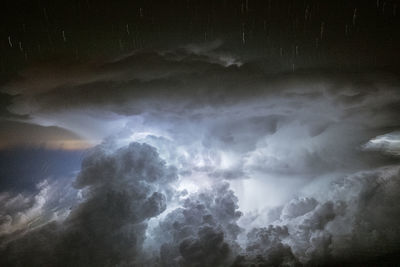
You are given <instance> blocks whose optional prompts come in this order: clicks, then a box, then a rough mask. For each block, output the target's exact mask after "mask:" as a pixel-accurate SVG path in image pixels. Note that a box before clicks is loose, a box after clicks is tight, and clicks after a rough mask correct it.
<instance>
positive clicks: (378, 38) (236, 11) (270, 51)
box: [0, 0, 400, 74]
mask: <svg viewBox="0 0 400 267" xmlns="http://www.w3.org/2000/svg"><path fill="white" fill-rule="evenodd" d="M1 5H2V6H1V12H2V14H1V25H2V27H1V30H0V36H1V42H0V51H1V55H2V56H1V61H0V63H1V68H2V69H1V71H2V73H7V74H15V72H16V71H18V70H20V69H21V68H23V67H24V66H26V65H27V64H35V63H36V62H38V61H48V60H65V61H75V60H77V61H84V60H88V59H93V58H97V57H111V56H113V55H117V54H121V53H124V52H125V53H126V52H127V51H131V50H132V49H138V48H154V47H164V48H165V47H171V46H172V47H173V46H179V45H182V44H186V43H196V42H200V41H204V40H214V39H218V38H220V39H223V40H224V41H225V46H224V48H225V49H229V50H233V51H235V52H237V53H240V54H246V55H247V54H251V55H255V56H257V57H265V58H268V59H270V60H273V61H274V62H276V61H278V62H279V63H280V64H281V65H282V68H283V69H285V68H287V69H291V67H292V63H294V64H295V66H296V67H298V68H316V67H326V68H344V67H354V68H390V69H393V68H395V67H397V66H398V62H399V53H398V47H399V42H400V31H399V26H400V15H399V14H398V13H399V11H398V5H399V3H398V1H390V0H389V1H383V0H380V1H361V0H360V1H354V0H352V1H345V0H338V1H307V0H302V1H293V0H283V1H272V0H271V1H254V0H253V1H251V0H249V1H246V0H242V1H236V0H234V1H189V0H187V1H91V0H84V1H43V0H41V1H38V0H35V1H12V2H11V1H3V2H2V4H1ZM9 37H10V41H11V43H12V47H11V45H10V43H9V39H8V38H9ZM20 44H21V45H20ZM296 47H297V53H296ZM281 49H282V50H283V51H282V54H283V56H280V54H281V51H280V50H281Z"/></svg>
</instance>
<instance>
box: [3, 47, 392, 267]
mask: <svg viewBox="0 0 400 267" xmlns="http://www.w3.org/2000/svg"><path fill="white" fill-rule="evenodd" d="M222 44H223V42H222V41H215V42H211V43H205V44H200V45H199V44H191V45H187V46H182V47H181V48H179V49H165V50H137V51H134V52H132V53H129V54H126V55H124V56H121V57H119V58H115V59H113V60H109V61H103V62H96V63H93V64H87V65H84V66H83V65H79V66H75V67H71V68H62V67H59V66H58V67H54V68H53V67H50V68H49V67H48V66H36V69H35V68H31V69H27V70H26V71H25V72H24V73H21V74H20V77H19V78H18V79H15V80H12V81H10V82H8V83H6V84H3V86H2V87H1V88H2V89H1V90H2V91H3V92H4V93H7V94H10V95H13V96H12V97H11V99H12V101H11V103H10V105H8V110H7V112H9V113H12V114H14V115H15V116H22V118H23V119H21V117H18V118H19V119H18V121H19V123H21V122H20V121H21V120H22V121H23V122H24V123H27V122H29V125H35V127H44V126H50V125H51V126H56V127H59V128H56V129H60V128H61V129H65V131H68V132H71V133H73V134H74V138H76V139H79V138H82V140H87V141H88V142H89V143H90V144H95V143H97V144H98V145H97V146H94V147H93V148H91V149H90V150H89V151H88V152H87V154H86V156H85V158H84V159H83V161H82V166H81V170H80V172H79V173H78V174H77V175H76V177H75V179H74V180H73V182H71V181H70V183H66V184H63V187H62V188H63V189H62V188H61V187H57V185H56V184H54V188H58V189H57V190H60V191H63V190H64V189H68V190H67V191H68V192H69V194H70V195H68V196H69V197H68V198H66V200H65V201H60V203H58V204H57V205H56V204H54V205H53V204H51V205H50V204H48V205H47V206H46V205H42V204H40V203H42V202H40V201H39V199H40V196H42V195H43V194H45V193H44V192H47V191H43V190H44V189H43V188H46V187H43V186H44V185H41V186H39V188H40V189H39V193H37V195H35V194H31V195H29V196H23V195H12V194H11V195H10V194H8V195H6V194H5V195H1V197H0V205H2V206H1V207H2V208H1V210H2V211H4V212H2V214H1V216H0V219H1V221H0V235H1V240H0V242H1V243H0V246H1V249H0V251H1V252H0V254H1V256H2V257H1V260H0V261H2V264H4V265H7V266H8V265H10V266H25V265H30V266H45V265H53V266H71V265H73V266H144V265H148V266H301V265H329V264H332V265H335V264H363V263H364V262H367V261H369V260H370V261H375V260H377V259H379V257H383V256H385V255H387V254H390V255H395V253H396V252H398V249H399V246H398V242H397V241H396V240H398V239H399V238H400V236H399V233H400V229H399V227H398V224H397V221H398V220H399V218H400V217H399V216H400V215H399V212H400V210H399V208H398V205H396V203H398V195H399V193H400V192H399V190H400V188H399V184H398V180H399V178H400V177H399V175H400V173H399V165H398V164H399V163H398V156H399V149H398V143H399V135H398V131H399V127H400V125H399V122H398V114H399V111H400V110H399V106H400V94H399V90H398V86H399V81H398V79H397V78H396V76H395V75H393V74H391V73H387V72H378V71H363V72H354V73H344V72H341V71H338V70H329V71H328V70H325V71H315V70H299V71H296V72H294V73H293V72H284V73H282V72H279V73H276V72H275V71H274V70H273V69H271V68H269V67H267V66H270V65H268V64H267V63H266V59H257V60H254V59H253V58H246V57H243V58H240V57H236V56H235V55H233V54H231V53H228V52H227V51H225V50H224V48H223V45H222ZM48 73H53V75H48ZM42 74H43V75H42ZM38 125H40V126H38ZM52 129H53V128H52ZM67 137H68V138H69V136H67ZM61 139H65V138H61ZM49 186H53V184H52V183H49ZM54 190H56V189H54ZM53 199H54V197H46V198H45V200H43V201H44V202H43V203H47V202H48V203H53ZM61 202H62V203H61ZM66 203H67V204H66ZM56 207H58V209H59V210H62V212H59V213H60V214H62V216H61V215H60V216H59V217H56V218H55V217H52V216H50V215H48V214H49V213H48V211H49V210H57V208H56ZM61 207H62V208H61ZM38 210H39V211H38ZM42 210H43V212H42ZM33 213H34V214H35V216H39V217H40V218H41V219H40V223H38V224H35V227H30V226H28V224H29V223H28V221H30V220H31V218H33V217H35V216H33V215H32V214H33ZM37 214H39V215H37ZM40 214H46V216H45V215H40ZM22 215H23V216H25V217H24V218H27V219H24V220H22V219H21V216H22ZM18 216H19V217H18ZM35 218H36V217H35ZM13 225H15V227H14V226H13ZM17 226H18V227H17Z"/></svg>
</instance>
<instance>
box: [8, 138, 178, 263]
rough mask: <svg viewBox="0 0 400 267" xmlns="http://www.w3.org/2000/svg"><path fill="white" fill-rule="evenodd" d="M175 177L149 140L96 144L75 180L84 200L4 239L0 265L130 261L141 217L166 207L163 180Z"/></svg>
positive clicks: (140, 232) (143, 224)
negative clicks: (113, 147) (111, 147)
mask: <svg viewBox="0 0 400 267" xmlns="http://www.w3.org/2000/svg"><path fill="white" fill-rule="evenodd" d="M175 179H176V170H175V169H174V168H172V167H168V166H166V164H165V162H163V161H162V160H161V159H160V158H159V157H158V154H157V152H156V151H155V149H154V148H152V147H150V146H148V145H145V144H143V145H142V144H137V143H132V144H130V145H129V146H128V147H124V148H121V149H119V150H117V151H114V152H109V151H107V150H106V149H105V148H104V147H96V148H95V149H94V150H93V151H91V153H89V155H88V156H87V157H86V158H85V160H84V162H83V164H82V170H81V172H80V174H79V175H78V177H77V179H76V181H75V186H76V187H77V188H83V189H82V190H83V191H82V193H83V194H84V200H83V202H82V203H80V204H77V205H76V206H75V207H73V208H72V210H71V211H70V213H69V215H68V216H67V217H66V218H65V220H63V221H61V222H55V221H51V222H49V223H48V224H46V225H43V226H42V227H39V228H38V229H35V230H33V231H30V232H28V233H26V234H23V235H22V236H21V237H19V238H18V239H16V240H14V241H13V240H11V241H7V242H4V243H3V244H2V252H1V254H2V257H1V261H2V265H4V266H14V265H21V264H22V265H29V266H43V265H47V264H50V265H52V266H71V265H75V266H84V265H86V266H95V265H105V266H114V265H115V264H128V265H129V264H133V263H134V262H135V261H136V260H137V257H138V255H139V254H138V253H139V252H140V251H141V245H142V243H143V240H144V239H145V230H146V221H147V220H148V219H150V218H152V217H155V216H157V215H159V214H160V213H162V212H163V211H164V210H165V209H166V201H167V200H168V199H169V198H170V197H171V196H170V189H168V184H169V183H171V182H173V181H175ZM39 196H40V195H39ZM9 202H10V201H8V203H9ZM8 203H6V204H8ZM8 205H10V204H8ZM28 214H29V213H28ZM31 253H34V254H35V259H34V260H33V261H32V259H31V257H30V255H31Z"/></svg>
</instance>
